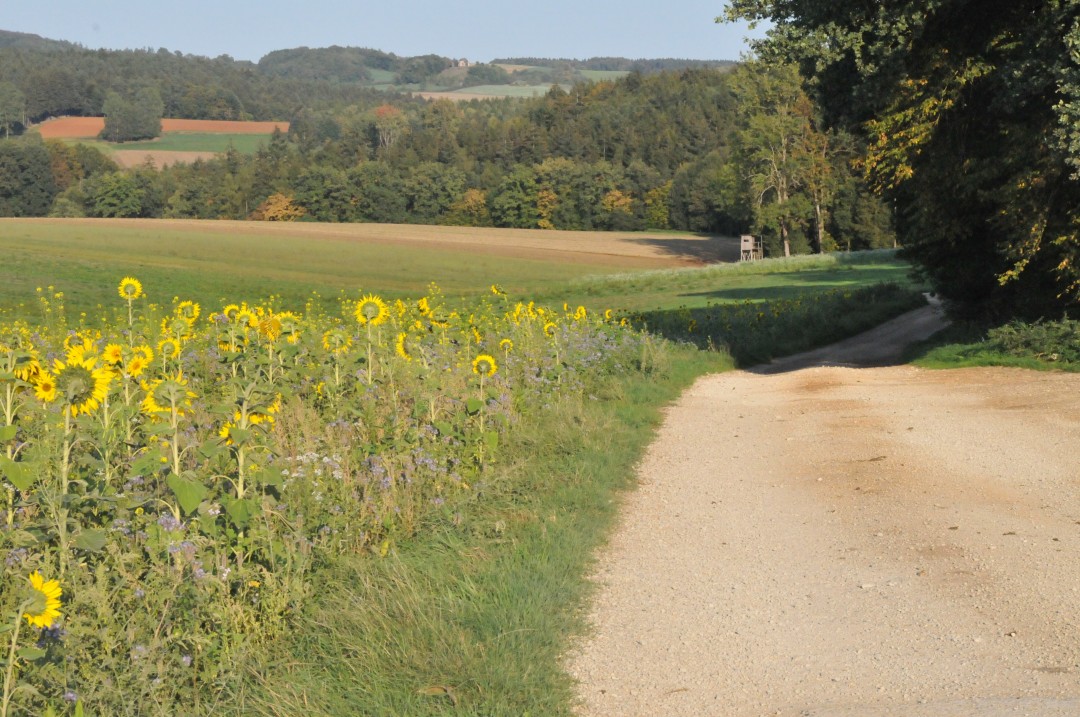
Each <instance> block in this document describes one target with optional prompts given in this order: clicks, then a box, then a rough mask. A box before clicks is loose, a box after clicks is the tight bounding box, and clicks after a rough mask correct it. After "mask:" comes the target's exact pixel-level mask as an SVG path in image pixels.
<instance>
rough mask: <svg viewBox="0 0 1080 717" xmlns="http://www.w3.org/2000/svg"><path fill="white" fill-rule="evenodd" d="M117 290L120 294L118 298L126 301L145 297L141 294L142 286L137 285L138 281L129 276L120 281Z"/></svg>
mask: <svg viewBox="0 0 1080 717" xmlns="http://www.w3.org/2000/svg"><path fill="white" fill-rule="evenodd" d="M117 290H118V291H119V292H120V298H121V299H124V300H126V301H134V300H135V299H141V298H142V297H143V296H145V294H143V289H142V284H141V283H139V280H138V279H136V278H134V277H131V276H125V277H124V278H123V279H121V280H120V286H119V287H118V289H117Z"/></svg>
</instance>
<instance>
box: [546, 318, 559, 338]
mask: <svg viewBox="0 0 1080 717" xmlns="http://www.w3.org/2000/svg"><path fill="white" fill-rule="evenodd" d="M557 328H559V327H558V326H556V325H555V322H554V321H549V322H547V323H546V324H544V336H548V337H551V336H554V335H555V329H557Z"/></svg>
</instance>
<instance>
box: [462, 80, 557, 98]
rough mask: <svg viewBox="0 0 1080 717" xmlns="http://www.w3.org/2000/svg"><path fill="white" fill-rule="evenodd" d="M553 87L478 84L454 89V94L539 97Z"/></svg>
mask: <svg viewBox="0 0 1080 717" xmlns="http://www.w3.org/2000/svg"><path fill="white" fill-rule="evenodd" d="M550 89H551V85H550V84H549V83H543V84H539V85H476V86H475V87H464V88H462V89H460V90H454V94H473V95H487V96H489V97H538V96H539V95H542V94H545V93H546V92H547V91H548V90H550Z"/></svg>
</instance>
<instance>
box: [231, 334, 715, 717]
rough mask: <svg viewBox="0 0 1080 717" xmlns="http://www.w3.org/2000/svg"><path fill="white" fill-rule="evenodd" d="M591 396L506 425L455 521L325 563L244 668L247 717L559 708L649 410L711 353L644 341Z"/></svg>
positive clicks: (710, 367)
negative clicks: (519, 426) (598, 562)
mask: <svg viewBox="0 0 1080 717" xmlns="http://www.w3.org/2000/svg"><path fill="white" fill-rule="evenodd" d="M644 365H645V367H646V370H643V371H641V372H640V373H638V374H637V375H636V376H635V377H634V378H633V379H632V380H629V381H624V380H620V381H612V382H611V383H610V384H608V385H607V386H606V387H605V390H604V393H603V395H600V396H588V395H586V396H582V395H577V396H566V397H564V398H563V399H561V400H560V401H559V403H558V404H557V405H553V406H551V407H549V408H548V410H545V411H542V412H540V413H539V416H538V418H537V421H536V423H535V424H534V425H531V426H529V427H527V429H525V430H520V431H516V432H515V434H516V436H517V438H516V445H514V446H512V447H509V448H508V450H507V455H515V456H518V457H519V458H518V460H516V461H513V462H510V463H507V464H505V465H503V466H501V467H499V468H498V469H497V470H496V471H495V472H494V473H493V475H492V476H491V477H490V478H489V480H488V481H487V482H486V484H485V485H483V486H477V488H478V493H479V496H480V497H479V499H478V500H477V501H476V503H475V504H474V505H473V506H472V508H473V510H471V511H469V513H468V514H466V515H454V516H445V517H444V518H445V519H444V520H442V521H440V522H439V524H438V525H435V526H431V528H430V529H429V530H423V531H420V535H419V537H417V538H415V539H414V540H412V541H411V542H409V543H407V544H403V545H402V546H400V549H399V550H396V551H395V552H393V553H391V554H390V555H387V556H386V557H385V558H381V559H380V558H373V557H372V556H370V555H352V556H343V557H341V558H340V559H338V560H335V561H334V562H333V563H331V564H328V565H326V566H324V568H323V569H322V570H321V572H320V573H319V575H318V576H317V578H316V580H315V582H316V584H317V585H318V588H317V590H316V593H317V595H318V597H317V598H316V600H314V601H313V602H312V603H311V604H310V605H308V607H307V610H306V611H305V613H304V615H303V618H302V620H301V621H300V623H299V624H298V625H296V629H294V630H292V631H291V633H290V636H289V637H288V638H286V639H285V640H283V641H281V642H280V643H279V644H278V645H277V647H276V649H275V650H273V651H272V652H271V653H269V654H267V655H266V658H265V661H264V662H262V664H260V665H258V666H257V667H256V668H253V670H252V672H251V677H252V679H251V689H250V690H249V691H248V692H247V694H245V695H244V696H243V698H242V699H241V700H238V702H237V705H238V710H239V712H241V713H244V714H264V715H294V714H325V715H346V714H349V715H352V714H362V715H442V714H454V715H465V714H467V715H488V716H495V715H507V716H510V715H513V716H514V717H522V716H523V715H565V714H569V713H570V706H571V703H572V695H573V691H572V690H573V684H572V682H571V680H570V678H569V677H568V676H567V675H566V674H565V673H564V672H563V671H562V669H561V657H562V656H563V654H564V652H565V650H566V646H567V639H568V636H569V635H572V634H579V633H581V632H582V631H583V629H584V623H583V616H584V609H585V607H586V598H587V596H588V594H589V592H590V589H591V587H592V586H591V583H589V582H588V581H587V580H586V579H585V576H586V575H588V574H589V572H590V569H591V566H592V565H593V563H594V561H595V554H596V549H597V548H598V547H599V546H600V545H601V544H602V543H603V542H604V540H605V539H606V538H607V536H608V535H609V533H610V530H611V526H612V524H613V521H614V519H615V516H616V514H617V511H618V506H619V496H620V494H622V493H623V492H625V491H626V490H628V489H629V488H631V487H632V485H633V474H634V472H633V469H634V465H635V463H636V462H637V461H638V459H639V458H640V456H641V455H642V452H643V450H644V448H645V447H646V446H647V444H648V443H649V440H650V438H651V436H652V434H653V431H654V429H655V427H656V426H657V425H658V423H659V421H660V419H661V412H660V409H661V407H662V406H664V405H665V404H667V403H669V402H670V401H672V400H673V399H674V398H675V397H677V396H678V395H679V393H680V392H681V391H682V390H683V389H684V388H686V387H687V386H688V385H689V384H690V383H691V382H692V381H693V380H694V379H695V378H696V377H698V376H700V375H702V374H704V373H708V372H713V371H720V370H724V369H726V368H729V367H730V365H731V364H730V361H729V360H728V359H727V358H726V357H724V356H722V355H721V354H717V353H714V352H712V353H711V352H702V351H697V350H695V349H693V348H691V347H687V346H681V347H679V346H674V345H671V344H665V345H663V346H656V347H655V352H654V355H653V356H651V357H645V359H644Z"/></svg>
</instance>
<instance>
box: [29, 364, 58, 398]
mask: <svg viewBox="0 0 1080 717" xmlns="http://www.w3.org/2000/svg"><path fill="white" fill-rule="evenodd" d="M34 395H35V396H37V398H38V400H39V401H43V402H44V403H52V402H53V401H55V400H56V379H55V378H53V376H52V374H50V373H49V372H48V371H41V372H40V373H39V374H38V375H37V378H35V379H34Z"/></svg>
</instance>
